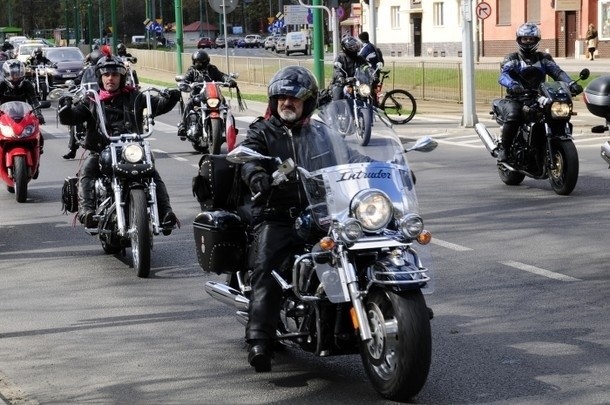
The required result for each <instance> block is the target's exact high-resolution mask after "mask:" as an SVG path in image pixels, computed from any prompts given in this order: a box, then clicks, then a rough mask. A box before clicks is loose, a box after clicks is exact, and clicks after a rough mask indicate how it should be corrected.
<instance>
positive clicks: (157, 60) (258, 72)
mask: <svg viewBox="0 0 610 405" xmlns="http://www.w3.org/2000/svg"><path fill="white" fill-rule="evenodd" d="M130 52H131V53H132V54H133V55H134V56H137V57H138V65H139V66H142V67H144V68H147V69H158V70H162V71H167V72H169V73H176V66H177V64H176V55H175V53H173V52H165V51H154V50H141V49H130ZM210 57H211V59H212V63H213V64H214V65H216V66H218V68H219V69H220V70H221V71H223V72H237V73H239V81H240V82H242V83H247V84H251V85H255V86H261V87H263V88H264V87H266V85H267V83H268V82H269V80H270V79H271V77H272V76H273V75H274V74H275V72H277V71H278V70H279V69H281V68H283V67H285V66H290V65H300V66H304V67H306V68H308V69H312V65H313V61H311V60H301V59H288V58H276V59H275V58H254V57H244V56H232V55H230V56H229V58H228V59H229V60H228V62H229V66H227V58H226V57H225V56H224V55H210ZM190 65H191V53H183V54H182V66H183V68H184V69H186V68H187V67H188V66H190ZM384 69H385V70H390V77H389V78H388V79H386V81H385V82H384V90H385V91H387V90H391V89H395V88H400V89H406V90H408V91H409V92H411V94H413V96H414V97H415V98H416V99H421V100H436V101H447V102H455V103H462V102H463V67H462V62H461V61H442V62H441V61H439V62H437V61H417V60H412V61H410V60H405V61H402V60H388V61H386V66H385V67H384ZM324 70H325V75H324V76H325V78H326V83H325V84H326V85H328V83H329V81H330V78H331V75H332V62H331V61H325V67H324ZM498 74H499V65H498V63H477V64H476V66H475V74H474V77H473V78H471V79H472V80H474V87H475V91H476V94H477V97H476V101H477V103H484V104H489V103H491V101H492V100H493V99H495V98H498V97H502V94H503V91H502V87H501V86H500V85H499V84H498V82H497V78H498Z"/></svg>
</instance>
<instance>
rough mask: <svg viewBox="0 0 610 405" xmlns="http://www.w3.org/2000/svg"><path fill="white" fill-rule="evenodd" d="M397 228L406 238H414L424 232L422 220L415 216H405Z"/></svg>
mask: <svg viewBox="0 0 610 405" xmlns="http://www.w3.org/2000/svg"><path fill="white" fill-rule="evenodd" d="M399 227H400V232H402V234H403V235H405V236H406V237H407V238H416V237H417V235H419V234H420V233H421V232H422V231H423V230H424V220H423V219H422V218H421V217H420V216H419V215H417V214H407V215H405V216H404V217H402V219H401V220H400V224H399Z"/></svg>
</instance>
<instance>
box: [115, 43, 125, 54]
mask: <svg viewBox="0 0 610 405" xmlns="http://www.w3.org/2000/svg"><path fill="white" fill-rule="evenodd" d="M116 53H117V55H119V56H125V54H126V53H127V47H126V46H125V44H118V45H117V47H116Z"/></svg>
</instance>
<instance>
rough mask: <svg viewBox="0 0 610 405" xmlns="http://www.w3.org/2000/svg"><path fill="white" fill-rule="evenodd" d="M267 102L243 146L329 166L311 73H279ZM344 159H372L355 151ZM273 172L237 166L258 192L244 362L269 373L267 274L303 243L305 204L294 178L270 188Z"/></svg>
mask: <svg viewBox="0 0 610 405" xmlns="http://www.w3.org/2000/svg"><path fill="white" fill-rule="evenodd" d="M268 98H269V104H268V107H267V114H266V117H265V118H263V117H260V118H258V119H257V120H255V121H254V122H253V123H252V124H251V125H250V128H249V129H248V133H247V136H246V139H245V140H244V141H243V142H242V144H241V145H243V146H246V147H249V148H251V149H253V150H255V151H257V152H259V153H261V154H263V155H266V156H274V157H275V156H277V157H279V158H281V159H282V160H285V159H287V158H289V157H290V158H292V159H294V160H295V162H296V163H297V164H299V165H303V166H307V167H306V168H307V169H311V170H315V169H318V168H322V167H327V166H332V165H333V161H334V160H335V159H334V154H333V152H332V150H333V148H331V147H330V145H329V143H328V142H326V141H325V139H328V138H325V137H324V135H325V132H324V125H317V124H316V125H314V124H310V120H309V118H310V116H311V115H312V114H313V111H314V109H315V108H316V103H317V98H318V84H317V81H316V79H315V77H314V76H313V74H312V73H311V72H310V71H309V70H307V69H305V68H304V67H301V66H288V67H285V68H283V69H281V70H279V71H278V72H277V73H276V74H275V75H274V76H273V78H272V79H271V81H270V82H269V86H268ZM317 128H320V129H319V130H317ZM312 137H316V138H314V139H312ZM314 149H315V150H314ZM348 159H349V160H352V161H370V158H368V157H366V156H363V155H360V154H358V153H355V152H352V153H350V154H349V156H348ZM273 170H274V168H273V167H271V166H270V163H269V160H264V161H252V162H248V163H245V164H244V165H243V166H242V168H241V178H242V180H243V181H244V182H245V183H246V184H247V185H248V186H249V188H250V191H251V192H252V193H253V194H254V195H256V194H258V193H260V197H258V198H255V200H254V203H253V206H252V208H251V214H252V224H253V226H254V240H255V242H254V244H255V245H256V251H255V258H254V271H253V274H252V279H251V285H252V295H251V299H250V307H249V320H248V325H247V326H246V341H247V343H248V344H249V352H248V362H249V363H250V365H251V366H253V367H254V368H255V370H256V371H257V372H263V371H270V370H271V358H272V356H273V353H272V348H271V340H272V339H273V337H274V336H275V330H276V325H277V320H278V318H279V312H280V300H281V296H282V291H281V288H280V286H279V284H278V283H277V281H276V280H275V278H274V277H273V275H272V274H271V272H272V270H279V269H280V268H281V267H282V264H283V263H284V262H285V261H286V260H287V259H289V257H290V256H291V252H292V251H293V249H294V247H295V246H300V245H302V244H303V243H304V241H303V240H302V239H301V238H300V237H299V236H298V235H297V233H296V230H295V229H294V226H293V225H294V220H295V218H296V216H297V215H298V213H299V212H300V211H301V210H302V209H304V208H305V207H306V206H307V204H308V202H307V199H306V197H305V191H304V190H303V189H302V186H301V184H300V182H299V181H298V179H293V180H291V181H289V182H288V183H287V184H286V183H285V184H283V185H282V186H281V187H276V188H274V189H271V187H270V184H271V177H270V174H271V173H272V172H273Z"/></svg>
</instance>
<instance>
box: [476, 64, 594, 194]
mask: <svg viewBox="0 0 610 405" xmlns="http://www.w3.org/2000/svg"><path fill="white" fill-rule="evenodd" d="M579 77H580V79H579V80H585V79H587V78H588V77H589V70H588V69H583V70H582V71H581V72H580V75H579ZM522 79H523V80H522V82H523V83H525V84H526V85H525V92H524V94H523V95H521V96H520V101H521V103H522V105H523V115H524V117H525V120H524V122H523V123H522V125H521V126H520V127H519V130H518V132H517V135H516V136H515V138H514V140H513V143H512V145H511V146H510V148H509V150H508V151H507V157H508V159H507V161H506V162H498V173H499V175H500V179H501V180H502V181H503V182H504V184H507V185H509V186H514V185H518V184H521V182H522V181H523V179H524V178H525V177H526V176H527V177H531V178H533V179H549V181H550V183H551V187H552V188H553V190H554V191H555V192H556V193H557V194H559V195H568V194H570V193H571V192H572V190H574V187H576V182H577V181H578V152H577V151H576V146H574V142H573V137H572V124H571V123H570V118H571V117H572V115H576V113H575V112H574V111H573V110H572V107H573V102H572V97H573V96H575V95H576V94H572V93H571V91H570V85H571V84H572V83H574V82H575V81H574V82H571V83H565V82H560V81H558V82H545V81H544V73H543V72H541V71H540V69H538V68H535V67H531V68H527V69H525V70H524V72H523V73H522ZM528 83H530V85H527V84H528ZM539 83H540V84H539ZM500 100H501V99H496V100H494V101H493V103H492V111H491V112H490V114H491V115H492V116H493V117H494V118H495V119H496V122H498V124H500V125H503V122H502V117H501V115H500V109H499V101H500ZM475 131H476V133H477V135H478V136H479V138H480V139H481V141H482V142H483V144H484V145H485V147H486V148H487V150H488V151H489V153H490V154H491V155H492V156H493V157H497V152H498V148H499V146H500V145H501V139H500V137H494V136H493V135H491V134H490V133H489V131H488V130H487V128H486V127H485V125H484V124H482V123H477V124H476V125H475Z"/></svg>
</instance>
